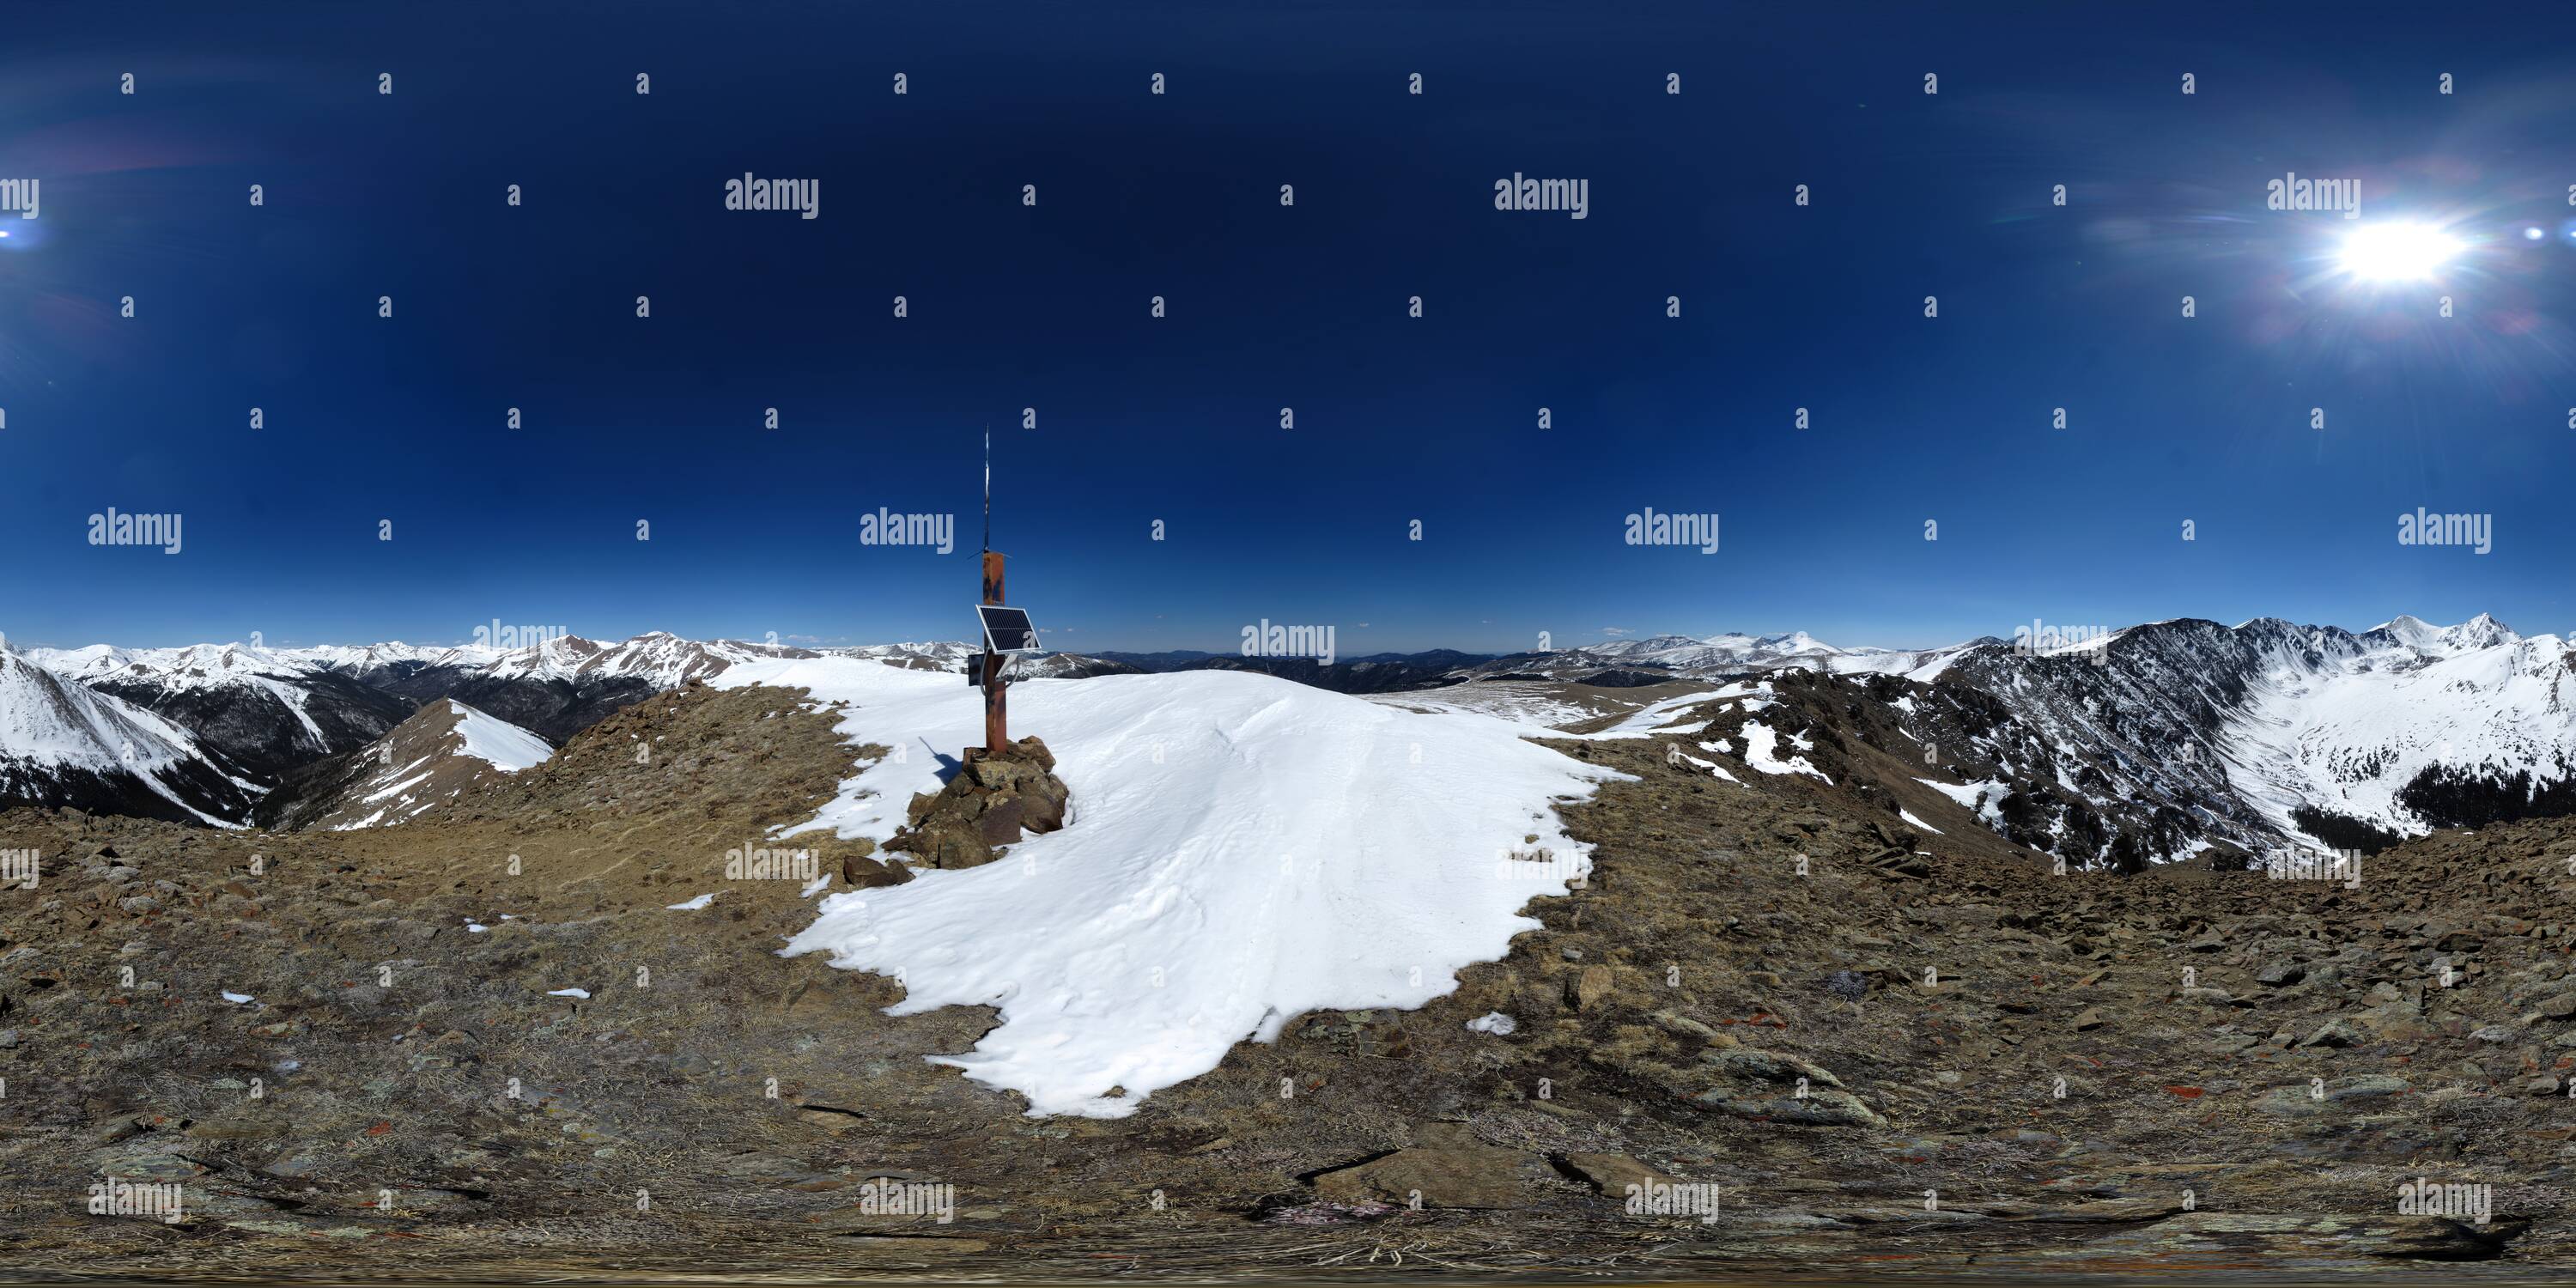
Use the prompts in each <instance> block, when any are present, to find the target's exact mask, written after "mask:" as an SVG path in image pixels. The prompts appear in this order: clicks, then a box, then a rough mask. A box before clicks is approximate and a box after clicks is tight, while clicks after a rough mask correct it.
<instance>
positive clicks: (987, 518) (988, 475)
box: [984, 421, 993, 550]
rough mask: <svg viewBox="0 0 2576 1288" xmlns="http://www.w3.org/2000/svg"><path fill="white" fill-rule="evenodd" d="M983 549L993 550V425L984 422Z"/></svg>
mask: <svg viewBox="0 0 2576 1288" xmlns="http://www.w3.org/2000/svg"><path fill="white" fill-rule="evenodd" d="M984 548H985V549H986V550H990V549H992V548H993V423H992V422H991V421H986V422H984Z"/></svg>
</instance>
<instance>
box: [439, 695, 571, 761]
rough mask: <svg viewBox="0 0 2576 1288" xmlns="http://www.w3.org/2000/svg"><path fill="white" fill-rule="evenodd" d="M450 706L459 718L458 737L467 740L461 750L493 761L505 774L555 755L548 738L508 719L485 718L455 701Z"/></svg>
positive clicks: (478, 757)
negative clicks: (547, 742) (548, 743)
mask: <svg viewBox="0 0 2576 1288" xmlns="http://www.w3.org/2000/svg"><path fill="white" fill-rule="evenodd" d="M447 705H448V706H449V707H450V708H451V709H453V710H454V712H455V714H456V717H457V720H456V734H457V736H458V737H460V738H462V739H464V740H465V745H464V746H463V747H461V748H459V750H461V751H463V752H464V753H465V754H466V755H468V756H472V757H474V758H475V759H477V760H486V761H490V762H491V763H492V767H493V768H495V769H498V770H500V771H501V772H502V773H505V774H515V773H517V772H519V771H520V770H522V769H526V768H528V767H530V766H532V765H536V764H540V763H543V762H544V760H545V758H546V757H548V756H551V755H553V754H555V749H554V748H552V747H550V746H547V745H546V740H545V739H543V738H540V737H538V736H536V735H535V734H532V733H530V732H528V731H527V730H525V729H522V728H520V727H519V726H517V725H514V724H511V723H510V722H509V721H507V720H502V719H499V718H497V717H494V716H489V715H485V714H484V713H482V712H480V711H477V710H475V709H474V708H472V707H469V706H467V705H465V704H464V703H462V702H458V701H456V700H455V699H453V698H450V699H449V700H448V703H447Z"/></svg>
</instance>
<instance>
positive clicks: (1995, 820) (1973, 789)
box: [1914, 778, 2012, 827]
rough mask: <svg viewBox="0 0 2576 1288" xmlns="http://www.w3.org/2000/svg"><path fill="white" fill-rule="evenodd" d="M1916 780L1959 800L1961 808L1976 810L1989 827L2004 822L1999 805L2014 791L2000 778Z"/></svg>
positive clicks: (1977, 814)
mask: <svg viewBox="0 0 2576 1288" xmlns="http://www.w3.org/2000/svg"><path fill="white" fill-rule="evenodd" d="M1914 781H1916V782H1918V783H1921V784H1923V785H1924V786H1926V787H1929V788H1931V789H1932V790H1934V791H1936V792H1939V793H1941V794H1942V795H1944V796H1947V797H1949V798H1950V799H1951V800H1953V801H1956V802H1958V804H1959V808H1961V809H1964V810H1969V811H1972V812H1974V813H1975V814H1976V816H1977V817H1978V818H1981V819H1984V820H1985V822H1986V825H1987V826H1989V827H2000V826H2002V824H2003V821H2004V812H2003V810H2001V809H1999V808H1997V806H1999V805H2000V804H2001V803H2002V801H2003V798H2004V797H2005V796H2007V795H2009V794H2010V793H2011V792H2012V788H2010V787H2008V786H2006V785H2004V783H2003V782H2001V781H2000V780H1994V779H1988V780H1984V781H1980V782H1974V783H1944V782H1940V781H1938V780H1935V779H1930V778H1917V779H1915V780H1914Z"/></svg>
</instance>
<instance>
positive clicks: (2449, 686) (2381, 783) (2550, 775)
mask: <svg viewBox="0 0 2576 1288" xmlns="http://www.w3.org/2000/svg"><path fill="white" fill-rule="evenodd" d="M2410 624H2411V625H2410ZM2382 629H2383V630H2386V631H2387V632H2388V633H2389V636H2391V637H2394V639H2395V641H2396V642H2395V643H2393V644H2392V645H2390V646H2388V647H2383V648H2379V649H2376V650H2373V651H2368V652H2363V653H2360V654H2358V655H2341V654H2338V655H2334V656H2330V657H2328V658H2326V659H2325V661H2324V663H2323V664H2322V665H2321V666H2309V665H2305V664H2303V663H2302V664H2286V663H2285V664H2281V665H2276V666H2274V667H2273V668H2271V669H2270V670H2268V671H2266V672H2265V673H2263V674H2261V675H2259V676H2258V677H2256V682H2255V683H2253V684H2252V685H2250V686H2249V689H2248V692H2247V694H2246V701H2245V707H2244V709H2243V710H2242V711H2240V712H2238V713H2237V714H2236V715H2235V716H2234V717H2233V718H2231V719H2230V720H2229V721H2228V723H2227V726H2226V728H2225V730H2224V731H2223V732H2222V734H2221V736H2220V740H2219V751H2220V755H2221V764H2222V766H2223V768H2224V770H2225V772H2226V774H2227V778H2228V783H2229V785H2230V786H2232V787H2234V788H2235V789H2236V791H2237V792H2238V793H2239V794H2241V795H2243V796H2244V797H2245V798H2246V799H2247V800H2248V801H2250V802H2252V803H2253V805H2254V806H2255V808H2256V809H2257V810H2259V811H2261V812H2262V814H2263V815H2264V817H2265V818H2266V819H2267V820H2269V821H2270V822H2272V823H2273V824H2274V825H2275V826H2276V827H2279V828H2280V829H2281V830H2283V831H2284V832H2288V833H2290V834H2292V835H2298V834H2299V833H2298V830H2297V828H2296V825H2294V824H2293V823H2291V821H2290V814H2291V811H2292V810H2294V809H2296V808H2297V807H2298V806H2300V805H2302V804H2311V805H2317V806H2320V807H2322V808H2325V809H2328V810H2332V811H2333V812H2335V813H2338V814H2344V815H2348V816H2351V817H2354V818H2359V819H2362V820H2364V821H2366V822H2369V823H2372V824H2374V825H2376V826H2378V827H2382V828H2386V829H2389V830H2391V831H2395V832H2398V833H2401V834H2405V835H2420V834H2422V833H2423V832H2425V831H2427V830H2429V828H2428V825H2427V824H2426V823H2425V821H2424V820H2423V819H2421V818H2419V817H2418V816H2417V815H2416V814H2415V813H2414V812H2413V811H2411V810H2409V809H2407V808H2406V807H2405V806H2404V805H2402V804H2400V803H2399V801H2398V799H2397V793H2398V791H2399V790H2400V789H2402V788H2403V787H2405V786H2406V784H2407V783H2409V782H2410V781H2412V780H2413V779H2414V778H2415V776H2416V775H2417V774H2419V773H2422V772H2423V771H2424V770H2426V769H2428V768H2431V767H2432V766H2434V765H2446V766H2451V767H2455V768H2460V769H2467V770H2477V769H2487V770H2491V771H2494V772H2495V773H2497V774H2499V775H2502V774H2510V773H2513V772H2516V771H2521V772H2527V773H2529V774H2531V775H2532V776H2533V777H2534V778H2535V779H2536V780H2542V781H2550V780H2556V779H2561V778H2564V777H2567V776H2569V775H2570V774H2576V721H2571V720H2570V719H2569V718H2568V715H2567V712H2568V711H2569V710H2570V709H2571V708H2576V674H2571V672H2570V671H2569V669H2568V663H2567V645H2566V643H2565V642H2563V641H2561V640H2560V639H2559V638H2558V637H2557V636H2554V635H2535V636H2532V637H2530V638H2528V639H2525V638H2522V637H2520V636H2516V635H2514V634H2513V633H2512V632H2511V631H2510V630H2507V629H2505V628H2504V627H2503V626H2502V625H2501V624H2499V623H2496V622H2495V621H2494V619H2492V618H2487V617H2483V616H2481V617H2478V618H2475V619H2472V620H2471V621H2468V622H2464V623H2462V624H2460V625H2458V626H2453V627H2449V628H2447V629H2439V630H2437V629H2435V628H2432V627H2429V626H2425V625H2424V624H2423V623H2421V622H2416V621H2414V619H2411V618H2399V619H2398V620H2397V621H2395V622H2391V623H2389V624H2388V626H2386V627H2383V628H2382ZM2360 638H2362V639H2363V640H2364V644H2365V647H2367V646H2368V645H2369V644H2371V643H2373V641H2370V640H2369V639H2368V637H2366V636H2365V637H2360ZM2489 641H2492V642H2489Z"/></svg>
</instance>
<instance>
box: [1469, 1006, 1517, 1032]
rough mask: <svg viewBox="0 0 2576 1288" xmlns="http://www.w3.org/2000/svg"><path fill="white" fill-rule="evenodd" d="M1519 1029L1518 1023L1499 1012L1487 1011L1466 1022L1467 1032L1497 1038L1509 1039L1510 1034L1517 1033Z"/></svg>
mask: <svg viewBox="0 0 2576 1288" xmlns="http://www.w3.org/2000/svg"><path fill="white" fill-rule="evenodd" d="M1520 1027H1521V1026H1520V1023H1519V1022H1518V1021H1516V1020H1514V1019H1513V1018H1512V1017H1510V1016H1508V1015H1505V1014H1503V1013H1502V1012H1501V1011H1487V1012H1485V1013H1484V1014H1482V1015H1479V1016H1477V1017H1476V1018H1474V1019H1472V1020H1469V1021H1467V1031H1468V1032H1470V1033H1491V1034H1493V1035H1494V1036H1495V1037H1498V1038H1505V1037H1510V1036H1511V1035H1512V1034H1514V1033H1517V1032H1519V1031H1520Z"/></svg>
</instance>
